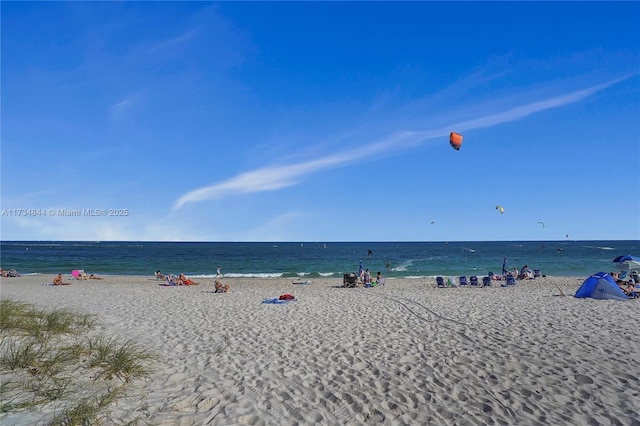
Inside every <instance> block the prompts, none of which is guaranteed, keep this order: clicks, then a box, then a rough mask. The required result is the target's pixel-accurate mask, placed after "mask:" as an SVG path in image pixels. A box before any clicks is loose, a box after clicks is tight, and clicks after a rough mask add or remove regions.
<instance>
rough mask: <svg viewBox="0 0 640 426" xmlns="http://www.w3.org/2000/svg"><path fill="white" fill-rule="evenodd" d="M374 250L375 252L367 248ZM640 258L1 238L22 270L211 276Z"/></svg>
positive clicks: (425, 246) (396, 246) (560, 244)
mask: <svg viewBox="0 0 640 426" xmlns="http://www.w3.org/2000/svg"><path fill="white" fill-rule="evenodd" d="M369 251H371V253H369ZM626 254H631V255H635V256H640V241H638V240H633V241H548V242H543V241H528V242H527V241H523V242H517V241H506V242H505V241H502V242H499V241H491V242H475V241H469V242H450V243H446V242H355V243H349V242H296V243H294V242H286V243H282V242H273V243H227V242H225V243H211V242H203V243H186V242H181V243H173V242H171V243H170V242H86V241H85V242H82V241H76V242H55V241H39V242H34V241H4V242H0V259H1V266H2V268H3V269H12V268H14V269H16V270H17V271H18V272H20V273H22V274H34V273H43V274H53V273H69V272H70V271H71V270H72V269H84V270H85V271H86V272H87V273H94V274H98V275H148V276H152V275H153V274H154V272H155V271H156V270H160V271H162V272H163V273H181V272H183V273H185V274H186V275H188V276H193V277H213V276H215V273H216V267H217V266H221V267H222V273H223V274H224V276H227V277H291V278H295V277H303V278H314V277H330V278H341V277H342V275H343V274H344V273H348V272H356V271H357V270H358V265H359V262H360V261H362V265H363V267H364V268H368V269H369V270H370V271H372V272H374V273H375V272H378V271H380V272H382V273H383V274H384V275H386V276H388V277H397V278H403V277H433V276H437V275H444V276H456V275H478V276H481V275H486V274H487V273H488V272H489V271H493V272H495V273H497V274H499V273H501V271H502V262H503V259H504V258H505V257H506V258H507V266H508V267H509V268H513V267H517V268H521V267H522V266H523V265H524V264H528V265H529V267H530V268H531V269H539V270H540V271H541V273H542V274H545V275H555V276H559V275H563V276H577V277H586V276H588V275H590V274H592V273H594V272H598V271H610V270H614V264H613V262H612V260H613V259H614V258H615V257H617V256H619V255H626Z"/></svg>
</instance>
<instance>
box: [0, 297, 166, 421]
mask: <svg viewBox="0 0 640 426" xmlns="http://www.w3.org/2000/svg"><path fill="white" fill-rule="evenodd" d="M95 326H96V322H95V318H94V317H93V316H91V315H86V314H81V313H75V312H71V311H67V310H63V309H47V310H43V309H37V308H35V307H34V306H31V305H29V304H26V303H22V302H16V301H14V300H11V299H3V300H2V301H0V334H1V337H2V341H1V342H0V378H1V383H2V384H1V385H0V412H1V413H16V412H23V411H28V412H34V411H38V409H39V408H40V409H42V408H43V407H45V406H48V405H49V404H56V410H55V411H54V414H53V418H52V419H48V420H46V422H47V423H51V424H60V425H63V424H64V425H76V424H77V425H79V424H101V423H102V420H103V419H105V418H108V409H109V406H110V405H111V404H115V403H116V402H117V401H118V399H120V398H123V397H124V396H125V388H126V387H127V386H128V385H129V384H131V383H132V382H133V381H135V380H137V379H143V378H144V377H146V376H147V375H149V374H150V373H151V368H150V364H151V361H153V360H154V359H155V356H154V355H152V354H150V353H148V352H147V351H145V350H144V349H143V348H141V347H139V346H138V345H137V344H136V343H135V342H134V341H132V340H126V341H123V340H121V339H119V338H118V337H114V336H110V337H104V336H100V335H98V336H89V334H90V332H92V331H93V330H94V328H95Z"/></svg>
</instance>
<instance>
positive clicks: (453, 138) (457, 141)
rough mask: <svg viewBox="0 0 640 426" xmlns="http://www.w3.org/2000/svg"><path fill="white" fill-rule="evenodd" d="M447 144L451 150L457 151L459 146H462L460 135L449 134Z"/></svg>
mask: <svg viewBox="0 0 640 426" xmlns="http://www.w3.org/2000/svg"><path fill="white" fill-rule="evenodd" d="M449 144H451V148H453V149H455V150H456V151H459V150H460V145H462V135H461V134H460V133H456V132H451V134H450V135H449Z"/></svg>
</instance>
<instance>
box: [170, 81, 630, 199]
mask: <svg viewBox="0 0 640 426" xmlns="http://www.w3.org/2000/svg"><path fill="white" fill-rule="evenodd" d="M633 75H635V74H628V75H625V76H622V77H619V78H616V79H613V80H609V81H607V82H604V83H601V84H598V85H594V86H591V87H588V88H586V89H582V90H577V91H574V92H571V93H568V94H566V95H562V96H557V97H553V98H549V99H545V100H542V101H538V102H533V103H529V104H526V105H522V106H518V107H514V108H511V109H508V110H505V111H501V112H498V113H496V114H491V115H486V116H483V117H479V118H475V119H472V120H468V121H463V122H459V123H452V124H451V125H448V126H443V127H439V128H435V129H429V130H421V131H405V132H398V133H395V134H392V135H390V136H388V137H386V138H384V139H382V140H378V141H375V142H373V143H371V144H369V145H364V146H361V147H358V148H356V149H352V150H347V151H343V152H341V153H338V154H333V155H329V156H325V157H323V158H319V159H315V160H311V161H305V162H300V163H298V164H293V165H284V166H278V165H273V166H268V167H262V168H259V169H255V170H252V171H249V172H245V173H241V174H239V175H237V176H234V177H232V178H230V179H227V180H225V181H222V182H219V183H216V184H213V185H210V186H206V187H204V188H199V189H196V190H193V191H189V192H187V193H185V194H183V195H182V196H181V197H179V198H178V200H177V201H176V203H175V206H174V208H176V209H178V208H180V207H182V206H184V205H185V204H187V203H194V202H200V201H207V200H217V199H221V198H224V197H225V196H228V195H234V194H248V193H255V192H263V191H275V190H278V189H282V188H286V187H289V186H293V185H296V184H298V183H299V182H300V181H301V180H302V178H303V177H304V176H307V175H310V174H313V173H316V172H318V171H320V170H325V169H329V168H336V167H341V166H345V165H347V164H352V163H355V162H358V161H362V159H363V158H367V157H370V156H371V155H376V154H381V153H384V152H388V151H390V150H394V151H398V150H401V149H408V148H411V147H415V146H417V145H420V144H422V143H424V142H425V141H427V140H430V139H435V138H442V137H445V136H447V135H448V134H449V132H450V131H451V129H456V130H457V131H461V132H462V131H467V130H472V129H479V128H486V127H492V126H495V125H498V124H503V123H508V122H512V121H516V120H519V119H522V118H525V117H527V116H529V115H532V114H535V113H537V112H541V111H546V110H549V109H553V108H559V107H561V106H564V105H568V104H572V103H575V102H579V101H581V100H583V99H585V98H587V97H589V96H591V95H593V94H595V93H596V92H599V91H601V90H604V89H606V88H608V87H611V86H613V85H615V84H617V83H620V82H622V81H624V80H627V79H629V78H630V77H632V76H633Z"/></svg>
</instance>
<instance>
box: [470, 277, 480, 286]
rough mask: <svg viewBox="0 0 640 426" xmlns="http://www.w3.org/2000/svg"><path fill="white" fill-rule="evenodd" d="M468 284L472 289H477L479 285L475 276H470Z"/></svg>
mask: <svg viewBox="0 0 640 426" xmlns="http://www.w3.org/2000/svg"><path fill="white" fill-rule="evenodd" d="M469 282H470V284H471V286H472V287H477V286H478V285H480V284H479V283H478V277H477V276H475V275H471V277H469Z"/></svg>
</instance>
